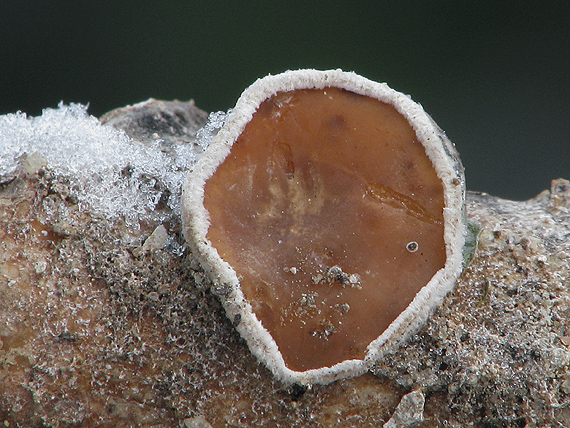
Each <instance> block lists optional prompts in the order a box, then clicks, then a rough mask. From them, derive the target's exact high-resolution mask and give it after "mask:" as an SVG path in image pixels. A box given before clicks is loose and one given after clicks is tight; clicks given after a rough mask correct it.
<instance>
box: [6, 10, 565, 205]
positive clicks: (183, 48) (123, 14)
mask: <svg viewBox="0 0 570 428" xmlns="http://www.w3.org/2000/svg"><path fill="white" fill-rule="evenodd" d="M0 4H2V8H1V12H0V41H1V45H0V46H1V47H0V55H1V58H0V76H1V78H0V114H4V113H9V112H15V111H17V110H21V111H24V112H26V113H28V114H31V115H37V114H40V113H41V110H42V108H45V107H55V106H57V104H58V102H59V101H60V100H63V101H64V102H81V103H89V104H90V108H89V111H90V112H91V114H93V115H96V116H99V115H101V114H103V113H104V112H106V111H108V110H111V109H113V108H115V107H120V106H123V105H126V104H132V103H136V102H139V101H143V100H146V99H148V98H149V97H154V98H160V99H181V100H188V99H190V98H193V99H194V100H195V101H196V104H197V105H198V106H199V107H201V108H202V109H204V110H207V111H215V110H226V109H228V108H230V107H232V106H233V105H234V103H235V100H236V99H237V97H238V96H239V94H240V93H241V91H242V90H243V89H245V87H247V86H248V85H249V84H251V83H252V82H253V81H254V80H255V79H256V78H258V77H261V76H264V75H266V74H268V73H278V72H281V71H284V70H287V69H295V68H308V67H311V68H319V69H326V68H342V69H345V70H353V71H356V72H358V73H359V74H362V75H364V76H366V77H368V78H371V79H373V80H377V81H385V82H387V83H388V84H389V85H390V86H392V87H393V88H394V89H397V90H400V91H402V92H405V93H408V94H411V95H412V97H413V98H414V99H415V100H416V101H418V102H420V103H421V104H422V105H423V106H424V108H425V109H426V110H427V111H428V113H430V114H431V115H432V116H433V117H434V119H435V120H436V121H437V122H438V124H439V125H440V126H441V127H442V128H443V129H444V130H445V131H446V132H447V134H448V136H449V137H450V138H451V139H452V141H454V142H455V144H456V146H457V148H458V150H459V152H460V153H461V157H462V159H463V163H464V165H465V167H466V174H467V187H468V189H470V190H478V191H485V192H488V193H491V194H494V195H497V196H502V197H506V198H511V199H519V200H520V199H527V198H530V197H533V196H535V195H536V194H537V193H538V192H539V191H541V190H543V189H546V188H548V187H549V185H550V180H551V179H554V178H558V177H564V178H567V179H570V168H569V165H568V161H569V160H570V155H569V153H570V102H569V101H570V1H568V0H566V1H550V2H529V1H519V2H510V1H502V2H501V1H494V2H481V1H479V2H467V1H455V2H452V1H444V0H441V1H437V0H431V1H414V2H412V1H391V2H382V1H360V2H358V1H352V2H348V1H345V2H343V1H329V2H317V1H309V0H305V1H279V0H274V1H266V2H262V1H238V0H234V1H200V2H193V1H168V2H158V1H152V2H151V1H144V0H140V1H106V0H103V1H100V0H98V1H92V2H82V1H49V0H37V1H26V0H16V1H2V2H1V3H0Z"/></svg>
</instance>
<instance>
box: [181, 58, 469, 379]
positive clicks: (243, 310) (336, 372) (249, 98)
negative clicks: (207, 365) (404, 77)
mask: <svg viewBox="0 0 570 428" xmlns="http://www.w3.org/2000/svg"><path fill="white" fill-rule="evenodd" d="M329 87H333V88H340V89H343V90H346V91H350V92H353V93H356V94H359V95H363V96H366V97H370V98H373V99H376V100H379V101H381V102H383V103H386V104H389V105H391V106H393V107H394V108H395V109H396V110H397V112H399V113H400V114H401V115H402V116H403V117H404V118H405V119H406V120H407V121H408V123H409V124H410V126H411V127H412V129H413V131H414V132H415V134H416V137H417V140H418V141H419V142H420V143H421V145H422V146H423V148H424V149H425V153H426V155H427V157H428V158H429V160H430V161H431V163H432V166H433V168H434V170H435V172H436V174H437V177H438V178H439V180H440V181H441V184H442V186H443V235H444V236H443V241H444V245H445V263H444V265H443V267H442V268H441V269H439V270H438V271H437V272H436V273H435V275H433V277H432V278H431V279H430V280H429V282H428V283H427V284H426V285H424V286H423V287H422V288H421V289H420V290H419V292H417V294H416V295H415V297H413V299H412V300H411V303H409V305H407V307H406V308H405V310H403V311H402V312H401V313H400V314H399V315H398V316H397V317H396V318H395V319H394V321H393V322H392V323H391V324H390V325H389V326H388V327H387V328H386V329H385V330H384V331H383V332H382V334H380V335H379V336H378V337H377V338H376V339H374V340H372V341H371V342H370V343H369V345H368V346H367V348H366V355H365V356H364V358H360V359H347V360H344V361H342V362H339V363H337V364H334V365H331V366H326V367H319V368H312V369H309V370H292V369H290V368H289V367H288V366H287V365H286V363H285V360H284V358H283V355H282V353H281V352H280V349H279V346H278V345H277V343H276V341H275V340H274V338H273V337H272V335H271V334H270V332H269V331H268V330H267V329H266V328H265V327H264V325H263V324H262V322H261V321H260V319H259V317H258V316H257V315H256V313H255V312H254V310H253V309H252V305H251V302H249V301H248V300H247V299H246V296H245V294H244V291H243V290H242V287H241V286H240V280H241V278H240V275H238V273H237V272H236V270H235V269H234V268H233V267H232V266H231V265H230V263H228V262H227V261H226V260H224V259H223V258H222V257H221V256H220V254H219V252H218V250H217V249H216V248H215V247H214V245H213V244H212V242H211V241H210V239H208V236H207V235H208V230H209V228H210V225H211V224H210V221H211V218H210V213H209V212H208V210H207V209H206V207H205V204H204V197H205V186H206V183H207V182H208V180H209V179H210V178H211V177H212V176H213V174H214V173H215V172H216V170H217V169H218V167H219V166H220V165H221V164H222V163H223V162H224V160H225V159H226V158H227V157H228V155H229V154H230V153H231V150H232V146H233V144H234V143H235V142H236V140H237V139H238V137H239V136H240V135H241V134H242V132H243V131H244V128H245V127H246V125H247V124H248V123H249V122H250V121H251V120H252V117H253V116H254V114H255V113H256V111H257V110H258V108H259V106H260V105H261V103H263V102H264V101H265V100H267V99H269V98H270V97H272V96H275V95H276V94H278V93H283V92H288V91H294V90H301V89H325V88H329ZM464 199H465V180H464V173H463V167H462V164H461V161H460V159H459V156H458V154H457V152H456V150H455V147H454V145H453V144H452V143H451V142H450V141H449V139H448V138H447V137H446V135H445V133H444V132H443V131H442V130H441V129H440V128H439V127H438V126H437V125H436V124H435V122H434V121H433V120H432V119H431V117H430V116H429V115H428V114H426V113H425V112H424V110H423V108H422V107H421V106H420V105H419V104H417V103H415V102H414V101H412V99H411V98H410V97H409V96H407V95H405V94H402V93H400V92H398V91H395V90H393V89H391V88H390V87H389V86H388V85H387V84H385V83H378V82H374V81H371V80H369V79H366V78H364V77H362V76H359V75H358V74H356V73H354V72H344V71H342V70H327V71H319V70H312V69H307V70H295V71H287V72H284V73H282V74H278V75H269V76H266V77H264V78H262V79H258V80H257V81H256V82H255V83H253V84H252V85H251V86H250V87H249V88H247V89H246V90H245V91H244V92H243V94H242V95H241V96H240V98H239V99H238V101H237V104H236V106H235V108H234V109H232V110H231V111H230V112H229V113H228V115H227V117H226V121H225V124H224V126H223V127H222V128H221V129H220V131H219V133H218V134H217V136H216V138H215V140H214V141H213V142H212V144H211V145H210V146H209V147H208V149H207V150H206V152H205V153H204V155H203V156H202V158H201V159H200V160H199V162H198V163H197V164H196V165H195V167H194V169H193V170H192V171H191V172H190V173H189V175H188V177H187V180H186V183H185V185H184V189H183V196H182V221H183V229H184V234H185V237H186V240H187V242H188V244H189V247H190V249H191V250H192V252H193V256H194V257H196V258H197V259H198V260H199V262H200V263H201V265H202V267H203V268H204V270H205V271H206V272H207V273H208V274H209V275H210V277H211V280H212V282H213V284H214V286H215V287H216V289H217V290H218V294H219V296H220V299H221V301H222V303H223V305H224V308H225V310H226V314H227V316H228V317H229V319H230V320H232V321H233V322H234V323H235V324H237V325H236V329H237V331H238V332H239V333H240V335H241V336H242V337H243V338H244V339H245V340H246V342H247V344H248V346H249V348H250V350H251V352H252V353H253V354H254V355H255V356H256V357H257V358H258V360H260V361H261V362H262V363H263V364H265V365H266V366H267V367H268V368H269V370H270V371H271V372H272V373H273V374H274V376H275V377H276V378H278V379H279V380H280V381H282V382H284V383H286V384H290V383H300V384H327V383H330V382H333V381H335V380H337V379H341V378H346V377H353V376H358V375H360V374H362V373H364V372H366V371H367V370H368V369H369V368H370V367H371V366H372V364H373V363H374V362H375V361H377V360H378V359H380V358H381V357H382V356H383V355H384V354H385V353H386V352H387V351H392V350H394V349H396V348H397V347H398V346H400V345H401V344H402V343H404V342H405V340H406V338H407V337H409V336H410V334H412V333H413V332H415V331H417V329H418V328H419V327H421V325H422V324H424V323H425V321H426V320H427V318H428V316H429V315H430V313H431V312H432V311H433V310H434V309H435V307H436V306H437V305H438V304H440V303H441V301H442V300H443V298H444V297H445V295H446V294H447V293H448V292H449V291H450V290H451V289H452V288H453V286H454V284H455V282H456V280H457V278H458V276H459V275H460V273H461V271H462V264H463V256H462V250H463V247H464V244H465V236H466V224H467V223H466V218H465V208H464ZM259 257H263V254H260V255H259ZM365 322H374V320H367V321H365Z"/></svg>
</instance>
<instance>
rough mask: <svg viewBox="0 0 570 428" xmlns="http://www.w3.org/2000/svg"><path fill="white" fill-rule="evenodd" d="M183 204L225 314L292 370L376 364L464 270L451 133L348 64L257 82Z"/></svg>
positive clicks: (268, 356)
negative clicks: (350, 69) (346, 68)
mask: <svg viewBox="0 0 570 428" xmlns="http://www.w3.org/2000/svg"><path fill="white" fill-rule="evenodd" d="M182 210H183V222H184V232H185V235H186V239H187V240H188V242H189V244H190V246H191V248H192V250H193V251H194V253H195V254H196V256H197V257H198V259H199V260H200V262H201V263H202V265H203V267H204V269H205V270H206V271H208V272H209V273H210V275H211V277H212V280H213V282H214V284H215V286H216V287H218V289H219V290H223V292H221V293H220V297H221V299H222V302H223V304H224V307H225V309H226V313H227V315H228V316H229V318H230V319H231V320H233V321H235V323H236V324H237V330H238V331H239V332H240V334H241V335H242V336H243V337H244V338H245V340H246V341H247V343H248V345H249V347H250V349H251V351H252V352H253V353H254V354H255V355H256V356H257V357H258V359H259V360H261V361H262V362H263V363H264V364H265V365H266V366H267V367H268V368H269V369H270V370H271V371H272V372H273V373H274V374H275V376H276V377H278V378H279V379H280V380H282V381H284V382H286V383H290V382H297V383H328V382H331V381H334V380H335V379H338V378H341V377H347V376H355V375H358V374H361V373H363V372H364V371H366V370H367V369H368V368H369V367H370V366H371V365H372V364H373V363H374V361H376V360H377V359H378V358H380V357H381V356H382V354H383V353H384V352H385V351H386V350H387V349H391V348H393V347H394V346H396V345H397V344H399V343H400V342H401V341H402V340H403V339H405V338H406V337H407V336H408V335H409V334H410V333H411V332H413V331H414V330H415V329H416V328H417V327H418V326H419V325H421V323H422V322H424V321H425V320H426V318H427V316H428V315H429V313H430V312H431V311H432V310H433V309H434V307H435V306H436V305H437V304H438V303H439V302H440V301H441V300H442V299H443V297H444V296H445V294H446V293H447V292H448V291H450V290H451V288H452V287H453V285H454V283H455V281H456V279H457V277H458V276H459V274H460V273H461V270H462V247H463V245H464V241H465V230H466V222H465V216H464V178H463V168H462V166H461V163H460V161H459V158H458V156H457V153H456V151H455V149H454V147H453V145H452V144H451V142H449V140H448V139H447V138H446V137H445V134H444V133H443V132H442V131H441V130H440V129H439V128H438V127H437V125H435V123H434V122H433V121H432V119H431V118H430V117H429V116H428V115H427V114H426V113H425V112H424V111H423V109H422V108H421V106H419V105H418V104H416V103H414V102H413V101H412V100H411V99H410V98H409V97H408V96H406V95H404V94H401V93H399V92H397V91H394V90H392V89H390V88H389V87H388V86H387V85H386V84H381V83H376V82H373V81H370V80H368V79H365V78H363V77H361V76H358V75H357V74H355V73H347V72H343V71H341V70H330V71H317V70H298V71H289V72H286V73H283V74H279V75H276V76H267V77H265V78H263V79H260V80H258V81H256V82H255V83H254V84H253V85H251V86H250V87H249V88H248V89H246V90H245V92H244V93H243V94H242V96H241V97H240V98H239V100H238V102H237V105H236V107H235V108H234V109H233V110H232V111H231V112H230V113H229V114H228V116H227V118H226V122H225V124H224V126H223V127H222V128H221V130H220V131H219V133H218V134H217V136H216V139H215V141H214V142H213V143H212V144H211V145H210V146H209V147H208V149H207V151H206V153H205V154H204V156H203V157H202V159H201V160H200V161H199V162H198V164H197V165H196V167H195V169H194V170H193V172H191V173H190V174H189V177H188V179H187V182H186V184H185V188H184V194H183V200H182Z"/></svg>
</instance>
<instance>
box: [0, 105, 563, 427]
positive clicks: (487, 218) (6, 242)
mask: <svg viewBox="0 0 570 428" xmlns="http://www.w3.org/2000/svg"><path fill="white" fill-rule="evenodd" d="M205 117H206V114H205V113H204V112H202V111H200V110H199V109H197V108H196V107H195V106H194V105H193V103H180V102H162V101H154V100H152V101H149V102H147V103H144V104H141V105H136V106H133V107H127V108H123V109H119V110H117V111H114V112H111V113H109V114H107V115H105V116H104V117H103V118H102V120H103V121H104V122H107V123H108V124H110V125H113V126H116V127H119V128H121V129H124V130H125V132H127V133H128V134H129V135H130V136H131V137H132V138H133V144H143V145H149V144H151V143H152V142H153V141H156V140H157V138H160V139H161V140H162V142H163V143H162V144H164V147H165V150H168V149H167V147H168V145H169V144H193V143H194V141H195V134H196V130H197V129H198V128H199V127H200V126H202V125H203V124H204V121H205ZM159 209H163V210H168V208H167V207H166V206H161V207H160V208H159ZM467 213H468V217H469V219H470V220H471V221H474V222H477V223H479V224H480V225H481V227H482V233H481V236H480V241H479V247H478V250H477V253H476V254H475V257H474V259H473V261H472V263H471V264H470V265H469V266H468V268H467V269H466V270H465V272H464V273H463V275H462V277H461V278H460V280H459V281H458V283H457V285H456V287H455V289H454V291H453V292H452V293H450V294H449V296H448V297H447V298H446V299H445V301H444V303H443V304H442V305H441V306H440V307H439V308H438V310H437V311H436V313H434V314H433V316H431V317H430V319H429V321H428V323H427V324H426V325H425V326H424V327H423V328H422V329H421V330H420V331H419V332H418V333H417V334H415V335H414V336H413V337H412V338H411V339H410V340H409V341H408V343H407V344H405V345H404V346H402V347H401V348H399V349H398V350H396V351H394V352H392V353H391V354H389V355H387V356H386V357H385V358H384V359H383V360H382V361H380V362H378V363H377V364H376V365H375V367H374V369H373V370H372V371H371V372H370V373H368V374H366V375H363V376H360V377H358V378H354V379H346V380H343V381H338V382H335V383H333V384H331V385H327V386H314V387H312V388H304V387H299V386H291V387H283V386H282V385H280V384H279V383H277V382H276V381H275V380H274V379H273V377H272V375H271V374H270V373H269V372H268V371H267V370H266V369H265V368H264V367H263V366H262V365H260V364H259V363H258V362H257V360H256V359H255V358H254V357H253V356H252V355H251V354H250V352H249V350H248V348H247V346H246V344H245V342H244V341H243V340H242V339H241V338H240V337H239V335H238V334H237V333H236V331H235V330H234V328H233V327H232V325H231V322H230V321H229V320H228V319H227V318H226V316H225V314H224V312H223V309H222V307H221V305H220V303H219V301H218V298H217V297H216V295H215V294H214V293H213V292H212V291H211V290H210V289H209V287H208V285H209V283H208V279H207V277H206V276H205V275H204V273H203V272H202V271H201V269H200V267H199V266H198V264H197V263H196V261H195V260H194V259H193V257H192V254H191V253H189V252H188V251H187V250H186V251H185V252H184V254H183V255H180V253H179V252H178V251H175V249H176V248H179V247H180V246H184V241H183V238H182V236H181V233H180V223H179V219H178V217H177V216H166V217H165V218H169V220H167V221H165V222H164V223H163V224H159V223H157V222H151V221H146V222H143V223H142V224H141V225H140V228H139V229H136V230H135V229H133V228H131V227H127V225H126V223H125V222H123V221H121V220H110V219H107V218H103V217H100V216H97V215H94V214H93V213H92V212H90V211H89V209H88V208H85V207H84V206H83V205H82V204H78V203H77V200H76V198H75V197H74V189H73V188H71V187H70V185H69V183H68V182H67V181H66V179H65V178H64V177H61V176H58V175H57V174H55V173H54V172H53V171H51V170H50V169H49V168H48V167H45V166H42V162H38V160H37V159H34V157H33V156H32V155H30V156H27V157H24V158H22V160H21V162H20V168H19V169H18V170H17V171H16V172H15V173H13V174H11V175H10V176H9V177H0V247H1V250H0V421H3V422H4V424H5V425H6V426H18V425H19V426H26V427H27V426H54V427H64V426H82V427H90V426H127V425H128V426H154V427H178V426H184V425H183V424H186V426H207V425H204V424H208V423H209V424H210V425H211V426H212V427H221V426H283V427H333V426H334V427H348V426H362V427H366V426H371V427H378V426H382V424H384V423H386V422H387V421H388V420H389V419H390V418H391V417H392V416H393V414H394V412H395V409H396V408H397V406H398V404H399V403H400V400H401V399H402V397H407V398H404V400H403V402H402V403H403V404H402V405H401V406H400V407H398V408H399V409H400V410H399V412H400V413H398V414H397V415H396V416H397V418H392V421H391V422H390V423H391V425H390V426H399V425H397V424H396V423H397V420H412V419H409V417H408V419H406V417H407V416H406V415H405V414H404V413H402V412H405V410H402V409H405V408H406V406H405V404H406V403H407V400H409V398H410V397H411V396H409V395H406V394H408V393H410V392H412V391H414V392H413V394H416V395H418V396H422V397H423V398H424V400H425V403H424V402H422V404H423V415H421V411H422V408H421V406H420V407H418V404H417V403H416V404H415V405H414V406H412V410H410V412H413V415H414V416H413V424H414V425H413V426H417V427H438V426H447V427H463V426H481V427H483V426H485V427H492V426H497V427H510V426H512V427H522V426H529V427H532V426H553V427H554V426H560V427H563V426H570V407H569V406H570V370H569V365H570V323H569V321H568V320H569V319H570V303H569V302H570V282H569V260H568V259H569V257H570V239H569V237H570V183H569V182H568V181H566V180H561V179H559V180H554V181H553V182H552V187H551V189H550V190H546V191H544V192H543V193H541V194H540V195H538V196H537V197H536V198H534V199H531V200H529V201H524V202H514V201H508V200H503V199H499V198H495V197H492V196H489V195H487V194H484V193H473V192H469V193H468V195H467ZM174 244H176V245H174ZM416 391H417V392H416ZM414 396H415V395H414ZM418 412H419V413H418ZM398 418H399V419H398ZM197 423H199V424H202V425H196V424H197ZM395 424H396V425H395ZM405 426H408V425H405ZM410 426H411V425H410Z"/></svg>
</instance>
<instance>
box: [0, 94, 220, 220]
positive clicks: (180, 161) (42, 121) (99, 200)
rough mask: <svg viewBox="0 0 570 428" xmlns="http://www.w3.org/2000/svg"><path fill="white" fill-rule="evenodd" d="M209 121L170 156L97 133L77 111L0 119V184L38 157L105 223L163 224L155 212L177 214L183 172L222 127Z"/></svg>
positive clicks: (105, 130)
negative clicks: (24, 158) (27, 157)
mask: <svg viewBox="0 0 570 428" xmlns="http://www.w3.org/2000/svg"><path fill="white" fill-rule="evenodd" d="M224 118H225V115H224V114H223V113H215V114H212V115H210V119H211V120H210V122H209V123H208V125H206V127H205V128H204V130H203V131H202V132H201V134H200V135H199V141H198V145H195V144H180V145H176V146H175V147H174V150H175V155H174V156H172V155H167V154H166V153H164V152H162V151H161V150H160V141H157V142H156V144H154V145H152V146H150V147H148V146H144V145H143V144H137V143H136V142H133V141H131V140H130V139H129V137H128V136H127V135H126V134H125V133H124V132H122V131H120V130H117V129H115V128H113V127H111V126H107V125H102V124H101V123H100V122H99V120H98V119H97V118H96V117H93V116H90V115H89V114H88V113H87V107H86V106H84V105H81V104H70V105H64V104H63V103H60V104H59V106H58V108H56V109H45V110H44V111H43V113H42V115H41V116H37V117H28V116H27V115H26V114H24V113H20V112H18V113H13V114H7V115H3V116H0V176H2V175H7V174H10V173H11V172H13V171H14V170H15V169H16V168H17V166H18V162H19V160H20V158H21V157H22V156H24V155H26V154H27V155H32V154H34V153H39V154H41V156H43V158H45V160H46V162H47V166H48V167H49V168H50V169H52V170H53V171H54V172H55V173H56V174H60V175H62V176H65V177H67V178H68V179H69V180H70V181H71V184H72V188H73V189H75V190H76V192H77V193H76V196H77V199H78V201H79V203H80V204H81V205H82V207H81V208H82V209H86V210H90V211H91V212H93V213H95V214H100V215H104V216H106V217H108V218H117V217H121V216H122V217H124V219H125V221H126V222H127V224H129V226H131V227H138V225H139V222H140V221H141V220H147V219H149V220H158V221H163V220H165V219H167V218H168V217H170V216H171V215H172V214H171V213H170V211H169V210H156V208H157V206H158V205H159V203H165V204H166V205H167V206H168V207H169V208H170V209H171V210H172V213H173V214H174V215H176V216H178V215H179V214H180V202H179V201H180V193H181V187H182V183H183V181H184V180H185V176H186V174H187V173H188V171H189V170H190V169H191V168H192V167H193V165H194V164H195V162H196V161H197V160H198V158H199V156H200V155H201V153H202V152H203V149H205V148H206V146H207V145H208V144H209V142H210V140H211V139H212V138H213V136H214V135H215V134H216V133H217V131H218V129H219V128H220V127H221V124H223V120H224Z"/></svg>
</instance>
